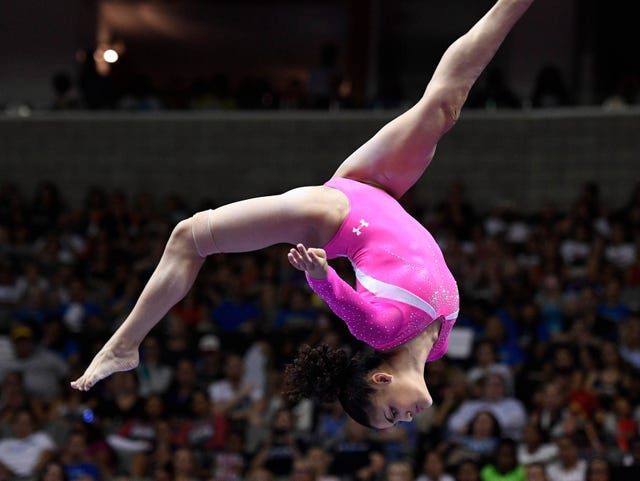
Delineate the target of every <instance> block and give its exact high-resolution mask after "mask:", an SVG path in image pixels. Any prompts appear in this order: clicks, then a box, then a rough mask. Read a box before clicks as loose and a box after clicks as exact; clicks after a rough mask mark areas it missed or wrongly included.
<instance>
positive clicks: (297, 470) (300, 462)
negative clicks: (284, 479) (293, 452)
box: [289, 458, 317, 481]
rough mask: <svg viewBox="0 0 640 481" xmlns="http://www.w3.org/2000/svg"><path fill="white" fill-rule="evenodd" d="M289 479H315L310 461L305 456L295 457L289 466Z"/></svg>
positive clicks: (293, 480) (314, 480)
mask: <svg viewBox="0 0 640 481" xmlns="http://www.w3.org/2000/svg"><path fill="white" fill-rule="evenodd" d="M289 479H290V480H291V481H317V480H316V472H315V470H314V469H313V465H312V464H311V461H309V459H307V458H300V459H296V460H295V461H294V462H293V465H292V466H291V473H290V474H289Z"/></svg>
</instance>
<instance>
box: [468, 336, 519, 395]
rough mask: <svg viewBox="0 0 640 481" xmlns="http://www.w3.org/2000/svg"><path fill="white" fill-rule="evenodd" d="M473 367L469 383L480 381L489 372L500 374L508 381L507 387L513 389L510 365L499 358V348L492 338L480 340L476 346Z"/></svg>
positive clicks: (469, 372) (469, 374) (469, 375)
mask: <svg viewBox="0 0 640 481" xmlns="http://www.w3.org/2000/svg"><path fill="white" fill-rule="evenodd" d="M472 366H473V367H471V369H469V371H468V373H467V378H468V379H469V383H470V384H471V385H474V384H476V383H479V382H480V381H482V380H483V379H484V378H486V377H487V376H488V375H489V374H493V373H497V374H500V375H501V376H502V377H503V378H504V379H505V382H506V383H507V389H509V390H511V389H513V374H512V372H511V369H510V368H509V366H508V365H506V364H503V363H501V362H500V360H499V359H498V349H497V347H496V345H495V344H494V343H493V342H492V341H490V340H483V341H480V342H478V344H477V345H476V347H475V357H474V360H473V364H472Z"/></svg>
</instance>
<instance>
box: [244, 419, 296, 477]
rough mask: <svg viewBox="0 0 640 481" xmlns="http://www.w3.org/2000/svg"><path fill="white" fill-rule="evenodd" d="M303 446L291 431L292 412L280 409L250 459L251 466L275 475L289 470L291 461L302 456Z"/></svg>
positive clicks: (279, 475)
mask: <svg viewBox="0 0 640 481" xmlns="http://www.w3.org/2000/svg"><path fill="white" fill-rule="evenodd" d="M303 452H304V446H303V445H302V442H301V441H300V440H299V439H297V438H296V435H295V433H294V431H293V414H292V413H291V411H290V410H289V409H286V408H282V409H280V410H279V411H278V412H277V413H276V415H275V416H274V418H273V422H272V425H271V429H270V431H269V432H268V433H267V435H266V438H265V440H264V442H263V443H262V446H260V447H259V448H258V450H257V452H256V454H255V456H254V458H253V460H252V461H251V466H252V468H257V467H263V468H266V469H268V470H269V471H270V472H271V473H273V474H274V475H275V476H276V477H282V476H286V475H288V474H289V473H290V472H291V469H292V466H293V463H294V462H295V461H296V460H299V459H301V458H302V457H303Z"/></svg>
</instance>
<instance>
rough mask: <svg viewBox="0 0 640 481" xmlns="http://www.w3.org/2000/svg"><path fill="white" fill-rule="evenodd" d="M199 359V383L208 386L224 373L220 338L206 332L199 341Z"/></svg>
mask: <svg viewBox="0 0 640 481" xmlns="http://www.w3.org/2000/svg"><path fill="white" fill-rule="evenodd" d="M198 352H199V359H198V360H197V363H196V371H197V373H198V385H199V386H201V387H203V388H207V387H208V386H209V385H210V384H211V383H212V382H213V381H217V380H219V379H221V378H222V376H223V375H224V373H223V370H222V350H221V349H220V338H219V337H218V336H216V335H214V334H205V335H204V336H202V337H201V338H200V340H199V341H198Z"/></svg>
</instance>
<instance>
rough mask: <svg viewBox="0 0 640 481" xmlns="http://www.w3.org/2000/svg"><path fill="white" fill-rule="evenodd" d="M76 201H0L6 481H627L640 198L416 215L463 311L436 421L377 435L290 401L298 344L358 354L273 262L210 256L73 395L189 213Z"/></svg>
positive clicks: (437, 382) (637, 454) (108, 199)
mask: <svg viewBox="0 0 640 481" xmlns="http://www.w3.org/2000/svg"><path fill="white" fill-rule="evenodd" d="M85 199H86V200H85V202H84V204H83V205H69V204H68V203H67V202H66V201H65V196H64V193H62V192H60V191H59V190H58V188H57V187H56V185H55V184H52V183H48V182H44V183H42V184H41V185H40V186H39V188H38V189H37V190H36V192H35V193H33V195H31V193H27V192H23V191H21V190H20V189H19V188H18V187H17V186H16V185H15V184H12V183H9V182H7V183H5V184H3V185H2V186H0V386H1V393H0V481H4V480H46V481H54V480H82V481H90V480H93V481H97V480H100V481H142V480H144V481H147V480H148V481H164V480H175V481H210V480H216V481H241V480H242V481H244V480H246V481H281V480H291V481H474V480H475V481H478V480H481V481H500V480H503V481H507V480H509V481H513V480H515V481H524V480H529V481H544V480H548V481H606V480H616V481H626V480H638V479H640V434H639V431H638V428H639V423H640V184H639V185H638V187H637V188H636V189H635V190H634V191H633V192H629V198H628V202H626V203H625V204H624V205H617V206H612V205H606V203H605V202H604V201H603V199H602V198H601V196H600V193H599V189H598V186H597V184H587V185H585V186H583V187H582V188H581V189H579V192H578V193H577V195H576V198H575V200H574V202H573V203H572V205H571V207H570V208H568V209H566V210H559V209H557V208H555V207H554V206H553V205H546V206H541V207H540V208H539V209H538V210H536V211H535V212H531V213H526V214H525V213H524V212H522V211H520V210H519V209H517V208H516V206H513V205H509V204H507V203H504V204H501V205H499V206H496V207H495V208H494V209H492V210H490V211H486V212H485V211H480V210H479V209H478V208H477V207H475V206H474V203H473V202H472V200H471V199H468V198H467V196H466V194H465V191H464V187H463V186H462V185H455V186H452V187H451V189H450V192H449V194H448V195H447V196H446V198H444V199H442V200H441V201H440V202H438V203H437V204H435V205H432V206H422V205H418V203H416V202H412V196H411V195H408V196H407V197H406V199H405V200H404V202H405V205H406V208H407V209H408V210H409V211H410V212H411V213H412V214H413V215H415V216H416V218H418V219H419V220H420V221H421V222H423V223H424V225H425V226H426V227H427V228H428V229H429V230H430V231H431V232H432V234H433V235H434V237H435V238H436V240H437V241H438V243H439V244H440V245H441V247H442V249H443V251H444V253H445V256H446V259H447V262H448V264H449V266H450V268H451V270H452V271H453V273H454V275H455V277H456V279H457V280H458V285H459V288H460V293H461V311H460V317H459V319H458V321H457V324H456V328H455V329H454V333H455V334H454V337H453V339H452V342H451V348H450V354H449V355H448V356H446V357H445V358H444V359H442V360H439V361H437V362H435V363H430V364H428V365H427V368H426V380H427V385H428V386H429V388H430V391H431V394H432V396H433V398H434V406H433V407H432V408H430V409H428V410H425V411H423V412H421V413H420V415H419V416H418V417H417V419H416V420H415V422H413V423H408V424H405V423H402V424H400V425H398V426H397V427H394V428H391V429H388V430H384V431H374V430H369V429H367V428H364V427H362V426H360V425H358V424H356V423H354V422H352V421H350V420H349V419H348V418H347V417H346V415H345V414H344V412H343V411H342V410H341V408H340V406H339V405H338V404H330V405H319V404H317V403H314V402H311V401H309V400H303V401H302V402H300V403H297V404H295V405H291V404H290V403H288V402H287V401H286V400H285V399H283V397H282V394H281V392H282V372H283V366H285V365H286V364H287V362H288V361H289V360H291V359H292V357H293V356H294V355H295V352H296V350H297V348H298V346H299V345H301V344H303V343H309V344H317V343H320V342H324V343H327V344H330V345H332V346H341V345H343V346H345V348H346V349H353V348H354V347H356V346H355V344H354V343H355V341H354V340H353V339H352V338H351V337H350V335H349V334H348V332H347V331H346V329H345V327H344V325H343V322H342V321H340V320H339V319H337V318H336V317H335V316H333V315H332V313H331V312H330V311H328V309H327V308H326V306H325V305H324V304H323V302H322V301H321V300H320V299H319V298H317V297H316V296H315V295H314V294H313V293H312V291H311V290H310V289H309V288H308V286H307V284H306V281H305V279H304V276H303V275H302V274H301V273H300V272H298V271H296V270H294V269H293V268H291V267H290V266H289V264H288V261H287V258H286V251H287V247H286V246H274V247H272V248H269V249H265V250H263V251H260V252H255V253H249V254H234V255H216V256H213V257H210V258H209V259H208V260H207V262H206V263H205V265H204V267H203V270H202V271H201V273H200V275H199V277H198V279H197V281H196V283H195V285H194V287H193V289H192V290H191V292H190V293H189V294H188V295H187V297H186V298H185V299H184V300H183V301H181V302H180V303H179V304H178V305H176V306H175V308H173V309H172V310H171V311H170V312H169V313H168V314H167V316H165V318H163V320H162V321H161V322H160V324H159V325H158V326H157V327H156V328H155V329H154V330H153V331H152V332H151V334H150V335H149V336H148V337H147V338H146V339H145V340H144V342H143V344H142V346H141V350H140V365H139V366H138V367H137V368H136V369H135V370H133V371H129V372H123V373H117V374H115V375H113V376H111V377H110V378H108V379H106V380H104V381H102V382H100V383H99V384H97V385H96V386H95V387H94V388H93V389H92V390H90V391H88V392H78V391H74V390H72V389H70V387H69V381H70V380H72V379H75V378H76V377H77V376H79V375H80V374H81V373H82V371H83V369H84V368H85V367H86V366H87V364H88V362H89V361H90V360H91V358H92V357H93V355H94V354H95V353H96V352H97V351H98V349H99V348H100V347H101V345H102V344H103V343H104V342H105V340H106V339H107V338H108V337H109V336H110V334H111V333H112V332H113V331H114V330H115V329H116V328H117V327H118V326H119V324H120V323H121V322H122V321H123V320H124V318H125V317H126V316H127V314H128V312H129V311H130V310H131V308H132V306H133V305H134V303H135V301H136V298H137V296H138V295H139V294H140V292H141V289H142V288H143V286H144V283H145V282H146V280H147V279H148V278H149V276H150V274H151V272H152V271H153V269H154V266H155V265H156V263H157V262H158V260H159V257H160V255H161V254H162V251H163V248H164V244H165V242H166V240H167V239H168V236H169V233H170V232H171V229H172V228H173V226H174V225H175V224H176V223H177V222H178V221H179V220H181V219H183V218H185V217H187V216H190V215H191V214H192V213H193V212H195V211H196V210H199V209H200V208H201V207H202V206H189V205H186V203H185V202H183V201H182V200H181V199H180V197H179V196H176V195H167V196H163V197H161V196H154V195H152V194H149V193H146V192H139V193H128V192H123V191H117V190H115V191H105V190H104V189H101V188H99V187H93V188H90V189H88V190H87V192H86V196H85ZM207 207H215V206H207ZM334 267H336V269H337V270H338V272H339V273H340V274H341V275H342V276H343V277H345V278H346V279H351V280H352V279H353V274H352V272H351V270H350V266H349V265H348V264H346V263H342V262H337V263H335V264H334Z"/></svg>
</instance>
